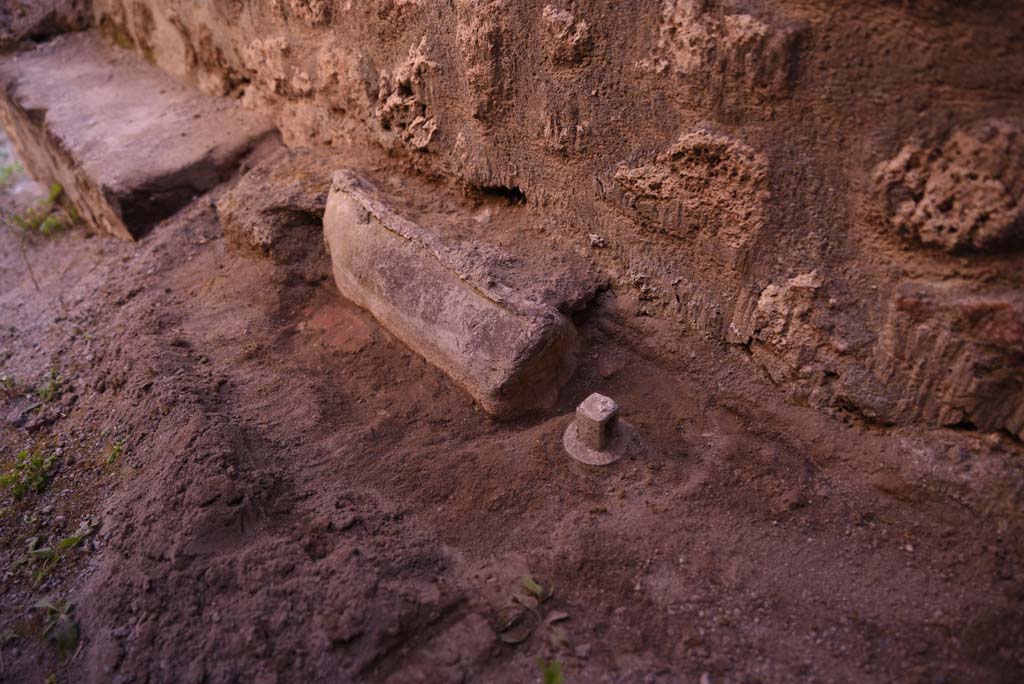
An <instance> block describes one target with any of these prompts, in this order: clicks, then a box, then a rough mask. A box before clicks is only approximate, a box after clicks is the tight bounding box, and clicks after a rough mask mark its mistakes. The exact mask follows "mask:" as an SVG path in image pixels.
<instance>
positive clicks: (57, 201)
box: [13, 183, 78, 235]
mask: <svg viewBox="0 0 1024 684" xmlns="http://www.w3.org/2000/svg"><path fill="white" fill-rule="evenodd" d="M13 218H14V223H15V224H17V225H18V227H20V228H22V229H23V230H27V231H29V232H37V233H42V234H43V235H53V234H54V233H58V232H60V231H62V230H64V229H65V228H70V227H71V226H73V225H75V224H76V223H78V211H77V210H75V208H74V206H72V205H71V203H70V202H68V201H67V196H66V195H65V194H64V187H63V186H62V185H61V184H60V183H54V184H53V185H51V186H50V193H49V194H48V195H47V196H46V199H44V200H41V201H40V202H39V203H38V204H36V205H35V206H34V207H30V208H28V209H26V210H25V211H24V212H22V213H20V214H15V215H14V217H13Z"/></svg>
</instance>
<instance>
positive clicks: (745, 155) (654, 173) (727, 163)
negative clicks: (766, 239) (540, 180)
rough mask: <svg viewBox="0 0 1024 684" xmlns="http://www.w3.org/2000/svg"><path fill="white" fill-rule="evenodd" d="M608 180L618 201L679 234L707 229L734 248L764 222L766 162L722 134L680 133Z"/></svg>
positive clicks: (651, 222)
mask: <svg viewBox="0 0 1024 684" xmlns="http://www.w3.org/2000/svg"><path fill="white" fill-rule="evenodd" d="M612 180H613V182H614V184H615V190H616V199H617V201H618V203H619V204H620V206H622V207H623V208H625V209H626V210H627V211H629V212H630V213H633V214H635V215H636V216H637V217H638V218H639V219H640V220H641V221H643V222H644V223H645V224H647V225H650V226H652V227H655V228H657V229H660V230H666V231H668V232H670V233H672V234H674V235H677V236H679V237H690V236H693V235H695V234H699V233H704V234H711V235H715V236H717V239H718V241H719V242H720V244H721V245H722V246H723V247H726V248H728V249H732V250H738V249H739V248H741V247H743V246H744V245H745V244H746V243H747V242H748V241H749V240H750V239H751V238H752V237H753V236H754V235H756V234H757V232H758V231H760V230H761V229H762V228H763V227H764V220H765V219H764V205H765V203H766V201H767V200H768V196H769V195H768V185H767V183H768V164H767V161H766V160H765V158H764V157H763V156H761V155H760V154H758V153H757V152H756V151H754V150H753V149H752V148H751V147H749V146H748V145H744V144H743V143H742V142H739V141H737V140H734V139H732V138H729V137H727V136H724V135H719V134H715V133H712V132H710V131H704V130H699V131H692V132H687V133H684V134H683V135H681V136H680V137H679V139H678V140H677V141H676V143H675V144H673V145H672V146H671V147H669V148H668V149H666V150H665V151H663V152H661V153H660V154H658V156H657V157H656V158H655V159H654V161H653V162H651V163H647V164H639V165H623V166H620V167H619V168H617V169H616V170H615V172H614V174H613V177H612Z"/></svg>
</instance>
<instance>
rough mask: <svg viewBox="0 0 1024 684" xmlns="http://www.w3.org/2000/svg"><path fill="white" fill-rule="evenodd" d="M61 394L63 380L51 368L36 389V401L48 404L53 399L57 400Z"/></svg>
mask: <svg viewBox="0 0 1024 684" xmlns="http://www.w3.org/2000/svg"><path fill="white" fill-rule="evenodd" d="M63 393H64V379H63V378H62V377H61V376H60V373H58V372H57V369H56V368H51V369H50V372H49V373H48V374H47V375H46V376H45V377H44V379H43V382H42V383H40V384H39V386H38V387H36V399H38V400H39V401H40V402H41V403H43V404H49V403H50V402H51V401H53V400H54V399H59V398H60V395H61V394H63Z"/></svg>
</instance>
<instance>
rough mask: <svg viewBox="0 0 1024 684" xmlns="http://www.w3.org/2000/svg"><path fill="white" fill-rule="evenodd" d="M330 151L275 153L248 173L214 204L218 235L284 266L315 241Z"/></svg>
mask: <svg viewBox="0 0 1024 684" xmlns="http://www.w3.org/2000/svg"><path fill="white" fill-rule="evenodd" d="M341 165H342V162H341V160H340V158H339V155H338V154H337V153H335V152H332V151H331V150H330V149H327V150H323V149H301V148H300V149H281V150H279V151H277V152H275V153H273V154H270V155H268V156H267V157H266V158H265V159H263V160H262V161H260V162H259V163H258V164H257V165H256V166H255V167H253V168H252V169H250V170H249V171H248V172H247V173H246V174H245V175H244V176H242V178H241V180H240V181H239V182H238V184H237V185H235V186H234V187H233V188H231V189H230V190H228V191H227V192H225V193H224V195H223V196H222V197H221V198H220V199H219V200H218V201H217V214H218V216H219V217H220V222H221V226H222V227H223V229H224V235H225V237H227V239H228V240H229V241H230V242H231V243H232V244H234V245H235V246H237V247H240V248H242V249H245V250H251V251H254V252H257V253H259V254H262V255H265V256H271V257H273V258H275V259H278V260H283V261H287V260H289V259H291V258H292V257H293V256H298V255H299V254H302V253H303V252H305V251H306V247H307V245H308V241H309V240H312V239H316V238H315V237H314V233H315V232H319V229H320V225H321V222H322V219H323V215H324V208H325V207H326V206H327V193H328V191H329V190H330V187H331V174H332V173H333V170H334V169H336V168H338V167H339V166H341Z"/></svg>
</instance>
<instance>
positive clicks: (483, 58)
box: [94, 0, 1024, 437]
mask: <svg viewBox="0 0 1024 684" xmlns="http://www.w3.org/2000/svg"><path fill="white" fill-rule="evenodd" d="M94 11H95V16H96V19H97V23H98V24H99V25H100V26H101V27H102V28H103V30H104V31H105V33H106V35H107V36H108V37H109V39H110V40H112V41H114V42H115V43H117V44H120V45H122V46H126V47H127V46H133V47H134V48H135V49H137V50H139V51H140V52H141V53H142V54H144V55H145V56H146V57H147V58H148V59H150V60H151V61H153V62H154V63H156V64H158V65H159V66H160V67H162V68H164V69H166V70H168V71H170V72H171V73H174V74H177V75H179V76H181V77H183V78H186V79H189V80H191V81H192V82H194V83H196V84H197V85H198V86H199V87H200V88H202V89H203V90H204V91H206V92H209V93H217V94H226V95H234V96H236V97H239V98H241V99H242V100H243V101H244V102H245V103H246V104H247V105H248V106H251V107H255V108H259V109H263V110H266V111H268V112H270V113H271V114H272V116H273V117H274V120H275V122H276V123H277V124H278V126H279V128H280V129H281V131H282V133H283V135H284V137H285V140H286V142H288V143H289V144H290V145H293V146H306V145H331V146H337V147H340V148H345V147H347V146H356V147H362V148H370V149H371V151H373V150H375V151H376V153H379V154H388V155H391V156H394V157H397V158H399V159H401V160H402V161H403V162H404V163H405V165H406V167H407V169H408V172H409V173H416V174H426V175H429V176H431V177H434V178H437V179H441V180H445V181H447V182H449V183H451V184H453V185H455V186H459V187H462V188H464V189H467V190H474V189H475V190H481V189H482V190H498V191H501V192H511V193H522V195H524V196H525V198H526V202H525V203H524V205H523V206H522V208H521V212H522V214H523V221H524V223H526V222H528V223H530V224H531V225H533V226H536V227H538V228H539V229H542V230H545V231H549V232H551V233H553V234H556V235H558V236H559V237H560V239H561V241H562V243H563V244H564V245H565V248H566V249H567V250H573V251H576V252H579V253H581V254H586V256H587V258H589V259H591V260H592V261H593V263H594V265H595V268H600V269H604V270H605V271H607V272H608V273H609V274H611V276H612V278H613V281H614V283H615V285H614V287H615V290H616V291H617V292H618V293H620V294H622V295H625V296H626V297H628V298H631V300H632V301H633V302H634V305H635V313H636V315H637V320H638V322H637V325H638V326H639V328H640V329H644V330H651V331H653V333H654V334H652V335H651V336H650V338H649V339H650V341H649V342H648V343H649V344H652V345H658V344H660V342H659V341H663V340H671V339H672V336H673V332H674V331H678V330H679V329H680V328H681V327H687V328H691V329H696V330H698V331H700V332H701V334H703V335H704V336H705V337H707V338H708V339H710V340H714V341H719V342H721V343H722V344H730V345H734V346H735V347H736V349H737V353H738V354H748V355H749V358H750V362H751V364H753V365H754V366H755V367H759V368H762V369H764V371H765V372H766V373H767V374H768V376H769V377H770V378H771V379H772V380H774V381H775V382H776V383H778V384H779V385H781V386H782V387H784V388H785V389H786V391H787V392H788V393H789V395H790V396H791V397H792V399H793V400H794V401H797V402H801V403H804V402H806V403H810V404H813V405H816V406H820V407H822V408H826V409H829V410H839V411H849V412H852V413H855V414H857V415H859V416H861V417H863V418H866V419H869V420H873V421H879V422H884V423H902V422H916V421H920V422H923V423H925V424H931V425H950V426H959V427H971V426H975V427H978V428H981V429H986V430H1006V431H1009V432H1010V433H1013V434H1015V435H1017V436H1019V437H1021V436H1024V290H1022V284H1024V269H1022V266H1024V251H1022V248H1024V164H1022V162H1024V122H1022V120H1021V119H1020V118H1019V116H1020V113H1021V112H1022V111H1024V49H1022V48H1021V42H1020V36H1021V35H1024V6H1022V5H1021V4H1020V3H1018V2H1015V1H1012V0H1010V1H1005V2H998V1H992V2H972V3H961V2H952V1H951V0H950V1H943V0H923V1H921V2H913V3H907V2H895V1H889V0H857V1H856V2H854V1H846V0H790V1H786V2H782V1H780V0H772V1H769V2H751V1H743V0H721V1H716V0H663V1H661V2H656V1H654V0H648V1H638V2H622V1H619V2H614V1H610V0H605V1H601V0H577V1H575V2H573V1H569V0H565V1H563V2H545V1H544V0H453V1H448V2H440V1H437V2H434V1H429V0H380V1H377V2H368V1H367V2H360V1H356V0H266V1H261V2H243V1H242V0H213V1H212V2H211V1H201V0H96V1H95V7H94ZM663 348H664V353H665V354H678V353H679V352H678V350H676V349H674V348H673V347H672V345H671V344H665V345H664V347H663Z"/></svg>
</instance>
